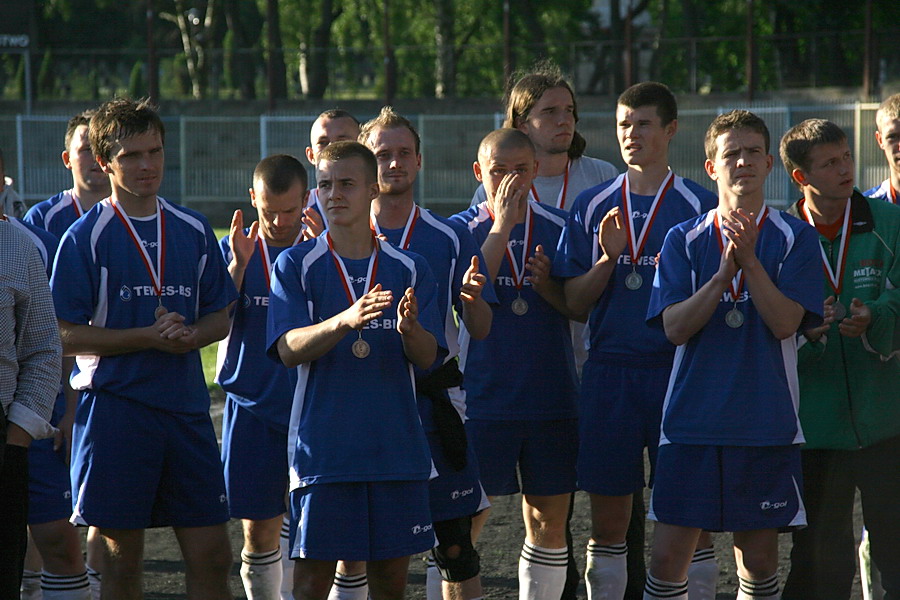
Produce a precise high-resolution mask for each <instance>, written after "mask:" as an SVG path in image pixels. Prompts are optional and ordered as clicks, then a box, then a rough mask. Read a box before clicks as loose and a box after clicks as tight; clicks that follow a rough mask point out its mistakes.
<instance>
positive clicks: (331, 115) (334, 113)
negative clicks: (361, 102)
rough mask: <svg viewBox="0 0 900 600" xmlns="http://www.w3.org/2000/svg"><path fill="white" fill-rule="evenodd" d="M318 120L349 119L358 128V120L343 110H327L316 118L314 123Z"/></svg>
mask: <svg viewBox="0 0 900 600" xmlns="http://www.w3.org/2000/svg"><path fill="white" fill-rule="evenodd" d="M319 119H350V120H351V121H353V122H354V123H356V126H357V127H359V120H358V119H357V118H356V117H354V116H353V115H352V114H350V112H349V111H346V110H344V109H343V108H329V109H328V110H326V111H323V112H322V113H321V114H320V115H319V116H318V117H316V121H318V120H319Z"/></svg>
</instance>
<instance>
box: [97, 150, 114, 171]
mask: <svg viewBox="0 0 900 600" xmlns="http://www.w3.org/2000/svg"><path fill="white" fill-rule="evenodd" d="M94 160H96V161H97V164H98V165H100V170H102V171H103V172H104V173H106V174H107V175H112V169H111V168H110V166H109V163H110V162H112V161H108V160H106V159H105V158H103V157H102V156H100V155H99V154H98V155H97V156H95V157H94Z"/></svg>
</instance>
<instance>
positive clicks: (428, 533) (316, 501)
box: [289, 481, 434, 561]
mask: <svg viewBox="0 0 900 600" xmlns="http://www.w3.org/2000/svg"><path fill="white" fill-rule="evenodd" d="M289 543H290V549H291V552H290V557H291V558H311V559H314V560H365V561H372V560H387V559H389V558H399V557H402V556H411V555H413V554H418V553H419V552H425V551H426V550H430V549H431V548H433V547H434V531H433V527H432V525H431V516H430V514H429V510H428V482H427V481H376V482H365V481H363V482H347V483H315V484H313V485H309V486H306V487H302V488H298V489H296V490H294V491H292V492H291V536H290V542H289Z"/></svg>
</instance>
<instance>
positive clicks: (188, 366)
mask: <svg viewBox="0 0 900 600" xmlns="http://www.w3.org/2000/svg"><path fill="white" fill-rule="evenodd" d="M163 136H164V128H163V125H162V122H161V121H160V119H159V116H158V114H157V113H156V111H155V110H154V109H153V108H152V107H151V106H150V105H149V104H148V103H147V102H146V101H141V102H135V101H131V100H125V99H117V100H112V101H110V102H107V103H104V104H103V105H101V106H100V108H99V109H98V110H97V113H96V114H95V115H94V116H93V117H92V118H91V124H90V139H91V149H92V151H93V152H94V156H95V157H96V158H97V161H98V163H99V164H100V166H101V168H102V169H103V171H104V172H105V173H106V174H107V175H108V176H109V177H110V183H111V187H112V195H111V197H110V198H109V199H107V200H104V201H102V202H100V203H99V204H97V205H96V206H94V208H93V209H91V210H90V211H89V212H88V213H87V214H86V215H84V217H83V218H82V219H80V220H79V221H78V222H77V223H75V224H73V226H72V227H70V228H69V230H68V231H67V232H66V234H65V235H64V236H63V239H62V240H61V242H60V247H59V252H58V254H57V259H56V264H55V265H54V272H53V279H52V282H51V286H52V289H53V299H54V302H55V304H56V312H57V317H58V319H59V327H60V332H61V337H62V338H63V349H64V352H65V353H66V354H69V355H75V356H77V366H76V370H75V372H74V373H73V376H72V383H73V387H74V388H75V389H78V390H80V391H81V396H80V398H79V402H78V409H77V412H76V417H75V428H74V434H73V438H74V440H73V445H72V489H73V490H74V499H73V500H74V514H73V517H72V519H73V521H74V522H77V523H81V524H87V525H94V526H97V527H99V528H100V534H101V537H102V539H103V542H104V545H105V556H104V561H103V569H104V571H103V586H102V596H103V597H104V598H117V599H119V598H124V599H130V598H140V597H141V596H142V592H141V580H142V571H143V541H144V529H146V528H147V527H154V526H171V527H173V528H174V531H175V536H176V537H177V539H178V542H179V546H180V547H181V551H182V555H183V556H184V559H185V562H186V564H187V569H186V580H187V582H186V584H187V585H186V587H187V590H188V596H189V597H192V598H200V597H203V598H208V597H216V598H229V597H230V596H231V593H230V591H229V587H228V572H229V569H230V567H231V562H232V559H231V548H230V543H229V539H228V534H227V531H226V528H225V525H226V523H227V521H228V506H227V498H226V495H225V484H224V480H223V477H222V465H221V461H220V459H219V452H218V446H217V443H216V435H215V431H214V430H213V426H212V421H211V419H210V416H209V394H208V392H207V390H206V384H205V381H204V378H203V369H202V366H201V364H200V353H199V352H198V349H199V348H200V347H202V346H205V345H207V344H209V343H212V342H214V341H216V340H219V339H222V338H223V337H225V335H226V334H227V333H228V327H229V319H228V306H229V304H231V303H232V302H233V301H234V300H235V299H236V297H237V294H236V291H235V289H234V284H233V283H232V281H231V278H230V277H229V276H228V271H227V270H226V267H225V263H224V261H223V260H222V254H221V252H220V251H219V249H218V247H217V245H216V240H215V237H214V235H213V232H212V229H211V228H210V226H209V224H208V223H207V222H206V219H205V218H204V217H203V216H201V215H200V214H199V213H196V212H194V211H191V210H188V209H185V208H181V207H178V206H176V205H173V204H171V203H169V202H167V201H165V200H164V199H162V198H159V197H158V196H157V192H158V190H159V185H160V182H161V180H162V175H163V164H164V156H165V154H164V149H163Z"/></svg>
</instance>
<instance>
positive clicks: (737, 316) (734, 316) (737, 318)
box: [713, 206, 769, 329]
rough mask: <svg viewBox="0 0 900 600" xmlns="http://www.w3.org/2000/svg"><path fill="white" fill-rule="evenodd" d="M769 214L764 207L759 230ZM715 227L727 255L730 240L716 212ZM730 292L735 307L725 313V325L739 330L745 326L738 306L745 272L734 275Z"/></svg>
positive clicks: (760, 216)
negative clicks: (726, 248) (726, 250)
mask: <svg viewBox="0 0 900 600" xmlns="http://www.w3.org/2000/svg"><path fill="white" fill-rule="evenodd" d="M768 214H769V207H768V206H764V207H763V209H762V211H761V212H760V213H759V215H758V216H757V217H756V227H757V229H759V228H761V227H762V225H763V223H765V221H766V215H768ZM713 225H714V226H715V228H716V241H717V242H718V243H719V252H720V253H722V254H725V246H726V244H728V241H729V240H728V238H727V237H725V231H724V230H723V228H722V226H721V225H720V224H719V212H718V211H716V213H715V218H714V219H713ZM728 287H729V290H730V291H731V298H732V299H733V300H734V305H733V306H732V307H731V310H729V311H728V312H727V313H725V324H726V325H728V326H729V327H731V328H732V329H737V328H738V327H740V326H741V325H743V324H744V313H742V312H741V311H740V310H739V309H738V307H737V305H738V299H740V297H741V292H742V291H743V289H744V270H743V269H738V271H737V273H735V274H734V277H733V278H732V280H731V281H730V282H729V283H728Z"/></svg>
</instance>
